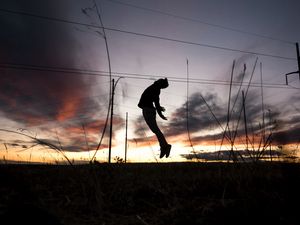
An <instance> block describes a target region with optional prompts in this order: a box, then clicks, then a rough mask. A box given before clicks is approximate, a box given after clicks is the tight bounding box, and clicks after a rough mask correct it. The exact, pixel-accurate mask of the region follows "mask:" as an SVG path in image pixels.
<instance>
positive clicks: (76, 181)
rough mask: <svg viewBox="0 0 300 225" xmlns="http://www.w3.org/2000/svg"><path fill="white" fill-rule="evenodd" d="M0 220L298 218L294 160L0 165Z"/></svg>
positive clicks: (155, 224)
mask: <svg viewBox="0 0 300 225" xmlns="http://www.w3.org/2000/svg"><path fill="white" fill-rule="evenodd" d="M0 178H1V181H0V182H1V183H0V223H1V224H2V225H4V224H43V225H46V224H66V225H77V224H78V225H79V224H80V225H85V224H88V225H93V224H99V225H104V224H105V225H107V224H109V225H110V224H111V225H118V224H140V225H143V224H144V225H148V224H149V225H160V224H168V225H179V224H182V225H193V224H205V225H212V224H214V225H215V224H218V225H222V224H282V225H290V224H299V221H300V220H299V218H298V216H299V207H298V206H299V203H300V202H299V200H300V197H299V196H300V182H299V181H300V179H299V178H300V166H299V165H298V164H284V163H272V164H270V163H261V164H221V163H213V164H212V163H209V164H200V163H199V164H194V163H181V164H112V165H107V164H106V165H105V164H103V165H85V166H74V167H71V166H37V165H35V166H33V165H0Z"/></svg>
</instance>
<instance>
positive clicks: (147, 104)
mask: <svg viewBox="0 0 300 225" xmlns="http://www.w3.org/2000/svg"><path fill="white" fill-rule="evenodd" d="M168 86H169V83H168V79H167V78H165V79H159V80H157V81H155V82H154V83H153V84H152V85H150V86H149V87H147V88H146V90H145V91H144V92H143V94H142V96H141V98H140V101H139V104H138V106H139V107H140V108H141V109H142V110H143V116H144V119H145V121H146V123H147V125H148V126H149V128H150V130H151V131H152V132H153V133H154V134H155V135H156V137H157V140H158V142H159V145H160V156H159V157H160V158H162V157H164V156H166V158H168V157H169V155H170V151H171V147H172V145H170V144H168V142H167V141H166V139H165V137H164V135H163V133H162V132H161V130H160V129H159V127H158V126H157V123H156V111H157V114H158V115H159V116H160V117H161V118H162V119H164V120H167V118H166V117H165V116H164V115H163V114H162V112H164V111H165V108H164V107H161V106H160V104H159V95H160V89H164V88H167V87H168ZM153 103H154V105H153Z"/></svg>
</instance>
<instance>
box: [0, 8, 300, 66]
mask: <svg viewBox="0 0 300 225" xmlns="http://www.w3.org/2000/svg"><path fill="white" fill-rule="evenodd" d="M0 12H5V13H10V14H18V15H23V16H30V17H34V18H39V19H44V20H49V21H55V22H62V23H68V24H73V25H80V26H85V27H94V28H98V29H103V30H106V31H113V32H118V33H124V34H130V35H135V36H141V37H147V38H152V39H158V40H164V41H170V42H176V43H181V44H188V45H195V46H201V47H207V48H213V49H218V50H225V51H231V52H239V53H246V54H251V55H260V56H265V57H272V58H278V59H285V60H295V61H296V60H297V59H296V58H292V57H286V56H280V55H273V54H268V53H260V52H253V51H246V50H241V49H234V48H229V47H224V46H217V45H210V44H204V43H199V42H193V41H186V40H180V39H175V38H169V37H163V36H158V35H152V34H146V33H139V32H134V31H128V30H122V29H117V28H112V27H105V26H98V25H93V24H88V23H82V22H77V21H71V20H67V19H60V18H55V17H48V16H41V15H37V14H32V13H27V12H22V11H15V10H9V9H3V8H0Z"/></svg>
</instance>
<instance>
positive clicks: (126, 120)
mask: <svg viewBox="0 0 300 225" xmlns="http://www.w3.org/2000/svg"><path fill="white" fill-rule="evenodd" d="M125 128H126V129H125V163H126V161H127V128H128V112H126V127H125Z"/></svg>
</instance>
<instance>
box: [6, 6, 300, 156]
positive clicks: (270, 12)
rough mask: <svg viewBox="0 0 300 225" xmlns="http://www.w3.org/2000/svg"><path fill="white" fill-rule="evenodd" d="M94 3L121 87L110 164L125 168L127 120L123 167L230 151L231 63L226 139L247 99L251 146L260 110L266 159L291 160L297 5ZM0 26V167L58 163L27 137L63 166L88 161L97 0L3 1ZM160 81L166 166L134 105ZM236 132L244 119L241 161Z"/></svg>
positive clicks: (94, 137)
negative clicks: (118, 161)
mask: <svg viewBox="0 0 300 225" xmlns="http://www.w3.org/2000/svg"><path fill="white" fill-rule="evenodd" d="M96 4H97V7H98V9H99V12H100V16H101V19H102V22H103V26H104V27H105V33H106V38H107V43H108V50H109V55H110V63H111V70H112V75H113V78H114V79H115V80H117V79H118V78H119V77H122V78H120V79H119V81H118V83H117V85H116V90H115V98H114V125H113V136H114V138H113V140H112V143H113V149H112V161H114V159H115V157H117V156H118V157H120V158H123V159H124V149H125V118H126V112H127V113H128V156H127V159H128V161H131V162H156V161H158V162H170V161H171V162H172V161H186V160H188V159H190V158H192V157H191V156H192V155H194V154H198V153H203V152H207V151H219V150H228V149H229V148H228V146H227V145H228V144H229V142H228V141H227V140H226V139H225V140H224V143H223V145H222V148H221V147H220V145H221V140H222V134H223V130H222V129H223V128H224V127H225V126H226V121H227V112H228V99H229V91H230V85H229V84H230V78H231V71H232V67H233V62H235V64H234V73H233V85H232V89H231V99H230V110H229V111H232V116H231V118H230V125H229V127H230V129H231V130H235V127H236V124H237V121H238V117H239V114H240V112H241V109H242V91H244V93H245V94H247V96H246V100H245V107H246V111H247V113H246V117H247V121H248V126H249V133H250V134H249V135H250V136H251V140H253V143H258V142H259V138H260V134H261V131H262V130H261V127H262V123H263V116H262V115H263V113H262V109H264V115H265V127H266V133H267V134H269V133H270V132H272V144H273V146H274V148H276V146H284V147H285V148H292V149H294V150H298V145H299V141H300V136H299V134H300V116H299V112H300V103H299V102H300V94H299V89H300V81H299V75H298V74H293V75H289V76H288V85H286V76H285V74H286V73H289V72H294V71H297V70H298V64H297V55H296V46H295V43H296V42H299V41H300V30H299V21H300V14H299V8H300V2H299V1H297V0H287V1H279V0H278V1H272V0H252V1H238V0H227V1H225V0H198V1H197V0H186V1H183V0H172V1H171V0H152V1H146V0H96ZM0 25H1V27H2V29H1V35H0V88H1V89H0V156H1V158H2V160H3V159H4V160H17V161H31V162H33V161H43V162H50V161H51V162H53V161H60V160H64V159H63V155H62V154H61V153H59V152H55V151H53V150H51V149H49V148H48V147H46V146H43V145H36V143H35V141H34V140H33V139H30V138H29V137H28V136H31V137H34V138H38V139H39V140H43V141H46V142H47V143H51V144H53V145H56V146H59V147H61V148H62V149H63V150H64V152H65V154H66V156H67V157H68V158H70V159H75V160H89V159H90V158H91V157H92V155H93V154H94V150H95V149H96V148H97V146H98V144H99V141H100V138H101V135H102V131H103V127H104V125H105V120H106V116H107V112H108V105H109V87H110V78H109V73H108V72H109V66H108V57H107V51H106V46H105V40H104V34H103V29H102V28H101V23H100V20H99V16H98V15H97V10H96V7H95V5H94V1H88V0H51V1H50V0H44V1H38V0H28V1H18V0H2V1H1V3H0ZM187 62H188V63H187ZM244 69H245V72H244ZM261 75H262V80H261ZM187 76H188V77H189V80H188V81H189V82H188V83H187ZM164 77H167V78H168V79H169V84H170V85H169V87H168V88H167V89H164V90H162V92H161V96H160V101H161V105H162V106H164V107H165V108H166V112H165V115H166V117H167V118H168V120H167V121H163V120H161V119H160V118H159V117H158V118H157V121H158V123H159V126H160V127H161V128H162V131H163V132H164V133H165V135H166V138H167V140H168V141H169V142H170V144H172V145H173V148H172V151H171V155H170V158H168V159H162V160H161V159H159V145H158V143H157V140H156V138H155V136H154V135H153V134H152V133H151V132H150V131H149V129H148V127H147V125H146V124H145V122H144V121H143V118H142V113H141V110H140V109H139V108H138V107H137V103H138V101H139V98H140V95H141V94H142V92H143V90H144V89H145V88H146V87H148V86H149V85H151V84H152V83H153V82H154V80H156V79H159V78H164ZM242 81H243V85H242V86H240V83H241V82H242ZM250 81H251V85H250V87H249V88H248V86H247V85H248V83H249V82H250ZM261 81H262V82H261ZM261 83H263V88H261ZM240 87H241V88H240ZM262 90H263V93H262V92H261V91H262ZM262 96H263V98H262ZM235 99H237V100H236V104H234V102H235ZM187 100H188V104H187ZM262 101H263V103H264V104H263V105H262ZM187 106H188V111H189V114H188V118H189V120H188V126H189V131H190V139H191V142H190V141H189V137H188V132H187V130H188V129H187ZM243 121H244V117H241V122H240V123H239V126H238V128H237V130H238V133H237V138H236V142H235V144H236V146H237V148H238V149H240V150H243V149H244V148H245V138H244V134H245V131H244V122H243ZM8 131H12V132H8ZM13 132H18V133H19V134H17V133H13ZM108 137H109V127H107V129H106V133H105V136H104V139H103V141H102V144H101V146H100V149H99V151H98V153H97V155H96V159H97V160H99V161H101V162H102V161H107V157H108V151H107V148H108V140H109V139H108ZM191 145H192V146H191Z"/></svg>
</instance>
